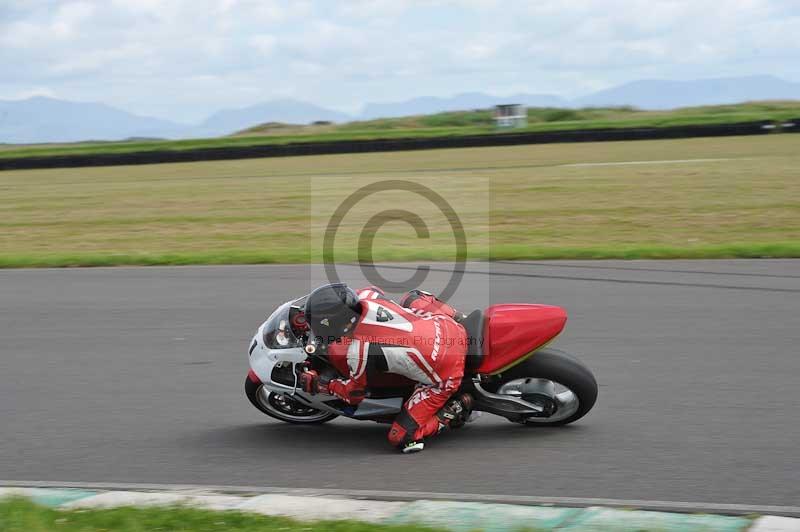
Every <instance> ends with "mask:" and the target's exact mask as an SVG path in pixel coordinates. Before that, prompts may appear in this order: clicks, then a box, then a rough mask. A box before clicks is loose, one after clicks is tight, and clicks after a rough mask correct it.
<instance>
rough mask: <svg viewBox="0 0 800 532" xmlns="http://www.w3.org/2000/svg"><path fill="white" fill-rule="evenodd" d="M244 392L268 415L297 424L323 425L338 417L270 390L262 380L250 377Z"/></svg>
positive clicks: (245, 382) (245, 384)
mask: <svg viewBox="0 0 800 532" xmlns="http://www.w3.org/2000/svg"><path fill="white" fill-rule="evenodd" d="M244 394H245V395H246V396H247V399H248V400H249V401H250V403H251V404H252V405H253V406H254V407H256V408H258V409H259V410H260V411H262V412H263V413H265V414H266V415H268V416H270V417H273V418H275V419H279V420H281V421H285V422H286V423H294V424H297V425H321V424H322V423H327V422H328V421H330V420H332V419H334V418H337V417H339V416H337V415H336V414H332V413H330V412H324V411H322V410H317V409H316V408H310V407H307V406H305V405H303V404H301V403H299V402H298V401H295V400H294V399H292V398H291V397H286V396H282V395H278V394H275V393H272V392H270V391H268V390H267V389H266V388H264V385H263V384H261V383H260V382H253V381H252V380H250V377H246V378H245V380H244Z"/></svg>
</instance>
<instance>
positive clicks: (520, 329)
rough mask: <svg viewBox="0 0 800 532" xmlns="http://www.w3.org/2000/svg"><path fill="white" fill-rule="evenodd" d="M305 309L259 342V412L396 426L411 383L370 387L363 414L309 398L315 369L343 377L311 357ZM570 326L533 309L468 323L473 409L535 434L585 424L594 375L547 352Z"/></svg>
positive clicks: (292, 310)
mask: <svg viewBox="0 0 800 532" xmlns="http://www.w3.org/2000/svg"><path fill="white" fill-rule="evenodd" d="M304 305H305V298H300V299H298V300H294V301H289V302H287V303H284V304H283V305H281V306H280V307H278V309H277V310H275V312H273V313H272V315H271V316H270V317H269V318H268V319H267V320H266V321H265V322H264V323H263V324H262V325H261V326H260V327H259V329H258V332H257V333H256V335H255V336H254V337H253V340H252V341H251V343H250V353H249V355H250V371H249V372H248V375H247V378H246V380H245V394H246V395H247V398H248V399H249V400H250V402H251V403H252V404H253V406H255V407H256V408H258V409H259V410H261V411H262V412H263V413H265V414H267V415H268V416H272V417H274V418H276V419H280V420H281V421H286V422H289V423H325V422H327V421H330V420H332V419H334V418H335V417H337V416H347V417H350V418H353V419H364V420H371V421H378V422H387V423H390V422H392V420H393V419H394V417H395V416H396V415H397V414H398V413H399V412H400V409H401V408H402V405H403V403H404V402H405V400H406V399H408V398H409V397H410V396H411V394H412V392H413V390H414V386H415V383H413V382H412V381H410V380H408V379H406V378H405V377H401V376H399V375H392V374H385V375H384V376H382V377H381V379H380V380H379V381H377V382H370V387H369V389H368V391H367V395H366V397H365V398H364V400H363V401H362V402H361V403H360V404H359V405H358V406H357V407H353V406H350V405H348V404H347V403H345V402H344V401H341V400H340V399H338V398H337V397H334V396H331V395H326V394H315V395H311V394H308V393H305V392H304V391H303V390H302V387H301V386H300V377H299V375H300V374H301V373H302V372H303V371H305V370H307V369H315V370H316V371H317V372H319V374H320V375H321V376H323V377H326V378H336V377H340V376H341V375H340V374H339V372H338V371H337V370H336V368H335V367H334V366H333V365H331V364H330V362H329V361H328V360H327V358H326V357H325V356H322V355H320V354H319V352H316V353H313V354H309V353H307V350H306V345H307V342H308V341H309V338H308V336H307V333H306V329H307V328H306V327H305V319H304V316H303V309H304ZM566 321H567V313H566V312H565V311H564V309H562V308H560V307H554V306H547V305H532V304H500V305H492V306H490V307H488V308H487V309H486V310H485V311H481V310H476V311H474V312H473V313H472V314H470V315H469V316H467V317H466V319H464V320H463V321H462V322H461V324H462V325H463V326H464V328H465V329H466V331H467V334H468V335H469V349H468V353H467V359H466V370H465V374H464V379H463V381H462V385H461V391H464V392H469V393H470V394H472V396H473V397H474V398H475V402H474V407H473V409H474V410H475V411H483V412H489V413H491V414H496V415H498V416H502V417H505V418H507V419H509V420H510V421H513V422H515V423H522V424H525V425H531V426H555V425H565V424H567V423H572V422H573V421H576V420H578V419H580V418H581V417H583V416H585V415H586V413H587V412H589V410H591V408H592V407H593V406H594V403H595V400H596V399H597V381H596V380H595V378H594V375H592V372H591V371H590V370H589V369H588V368H587V367H586V366H585V365H584V364H583V363H581V362H580V361H579V360H577V359H576V358H575V357H573V356H571V355H569V354H567V353H565V352H563V351H560V350H558V349H552V348H549V347H545V345H546V344H548V343H549V342H550V341H551V340H552V339H553V338H555V337H556V336H557V335H558V334H559V333H560V332H561V331H562V330H563V329H564V325H565V324H566ZM308 351H313V349H308Z"/></svg>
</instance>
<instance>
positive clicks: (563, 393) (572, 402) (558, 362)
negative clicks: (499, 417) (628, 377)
mask: <svg viewBox="0 0 800 532" xmlns="http://www.w3.org/2000/svg"><path fill="white" fill-rule="evenodd" d="M497 377H498V378H497V381H495V384H494V386H493V388H494V390H493V391H494V393H497V394H499V395H509V396H512V397H518V398H520V399H522V400H525V401H530V402H537V401H542V400H545V401H546V400H547V398H548V397H549V400H550V401H551V405H549V407H550V408H552V409H553V410H554V411H553V412H552V414H551V415H549V416H547V417H540V416H532V417H528V418H526V419H524V420H523V423H524V424H525V425H529V426H539V427H541V426H549V427H553V426H558V425H566V424H567V423H572V422H573V421H577V420H578V419H580V418H582V417H583V416H585V415H586V414H587V413H588V412H589V410H591V409H592V407H593V406H594V404H595V402H596V401H597V381H596V380H595V378H594V375H593V374H592V372H591V371H590V370H589V368H587V367H586V366H585V365H584V364H583V363H582V362H581V361H580V360H578V359H577V358H575V357H573V356H572V355H570V354H568V353H565V352H564V351H561V350H559V349H552V348H545V349H541V350H540V351H537V352H535V353H534V354H533V355H532V356H531V357H530V358H528V359H526V360H524V361H522V362H520V363H519V364H517V365H516V366H513V367H511V368H510V369H508V370H507V371H504V372H503V373H502V374H500V375H498V376H497Z"/></svg>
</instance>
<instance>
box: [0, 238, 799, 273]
mask: <svg viewBox="0 0 800 532" xmlns="http://www.w3.org/2000/svg"><path fill="white" fill-rule="evenodd" d="M375 251H376V253H375V257H376V262H380V261H384V262H389V261H395V262H403V261H449V260H452V256H451V254H450V253H448V252H442V253H424V252H420V253H414V252H411V251H409V252H407V253H392V252H391V250H389V249H387V250H381V249H376V250H375ZM309 257H310V255H309V254H308V253H302V252H301V253H289V254H285V253H270V252H268V251H265V252H261V253H259V252H253V253H236V252H231V253H222V252H221V253H164V254H147V253H142V254H114V253H99V254H91V253H87V254H69V253H54V254H50V253H43V254H39V255H0V268H72V267H102V266H191V265H222V264H306V263H308V262H309V260H310V258H309ZM469 258H470V260H477V261H480V260H558V259H575V260H591V259H623V260H637V259H769V258H800V242H775V243H770V244H758V243H741V244H723V245H709V246H702V245H701V246H694V247H689V248H686V247H685V248H679V247H665V246H631V247H624V248H618V247H585V248H558V247H556V248H550V249H531V248H528V247H526V246H522V245H516V246H515V245H507V246H500V247H497V248H496V249H492V250H484V252H480V251H475V252H473V253H471V254H470V256H469ZM349 259H350V260H340V262H351V261H356V260H357V258H356V257H355V256H352V257H349Z"/></svg>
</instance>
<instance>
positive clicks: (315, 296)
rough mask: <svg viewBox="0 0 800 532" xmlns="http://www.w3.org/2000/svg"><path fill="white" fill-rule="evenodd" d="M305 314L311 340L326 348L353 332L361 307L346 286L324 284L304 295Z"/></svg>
mask: <svg viewBox="0 0 800 532" xmlns="http://www.w3.org/2000/svg"><path fill="white" fill-rule="evenodd" d="M305 314H306V322H307V323H308V326H309V327H310V328H311V332H312V333H313V336H316V337H317V338H319V339H321V341H322V343H323V344H329V343H331V342H334V341H335V340H337V339H338V338H340V337H342V336H343V335H345V334H347V333H348V332H350V331H352V330H353V327H354V326H355V325H356V323H357V322H358V318H359V317H360V316H361V303H359V302H358V296H357V295H356V292H355V290H353V289H352V288H350V287H349V286H347V285H346V284H344V283H336V284H326V285H324V286H320V287H319V288H317V289H316V290H314V291H313V292H311V293H310V294H309V295H308V299H307V300H306V312H305Z"/></svg>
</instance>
